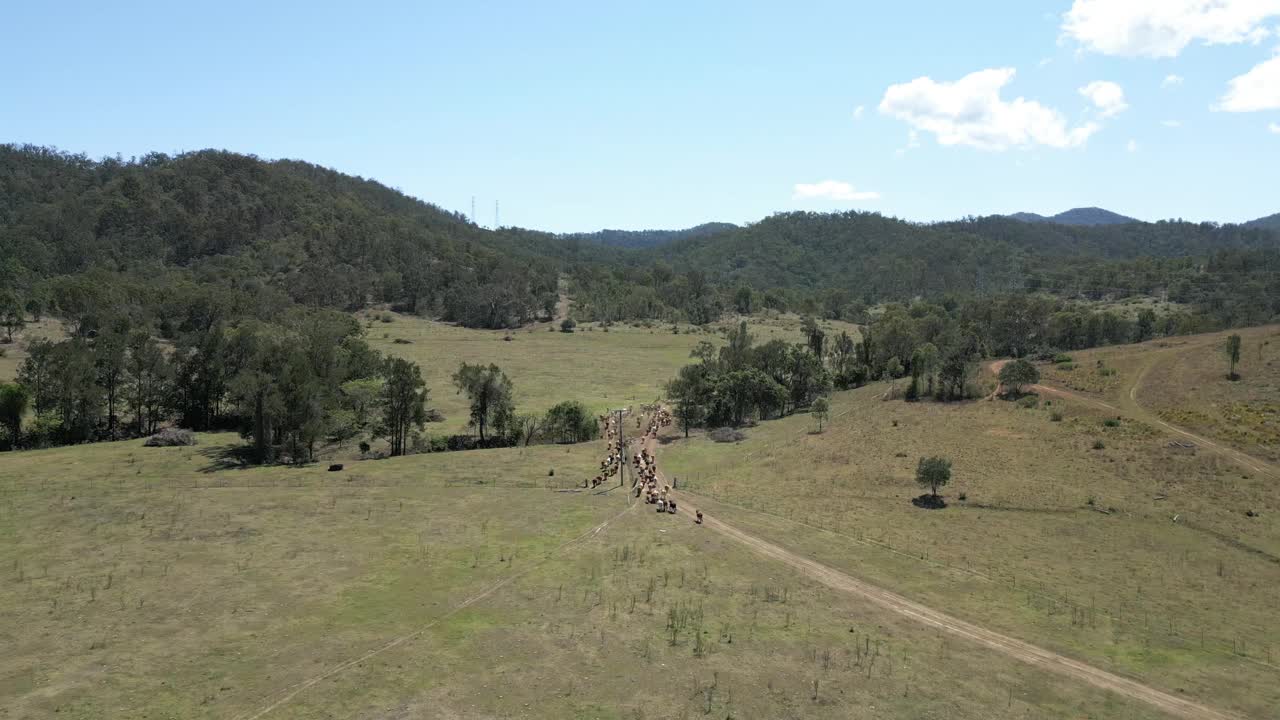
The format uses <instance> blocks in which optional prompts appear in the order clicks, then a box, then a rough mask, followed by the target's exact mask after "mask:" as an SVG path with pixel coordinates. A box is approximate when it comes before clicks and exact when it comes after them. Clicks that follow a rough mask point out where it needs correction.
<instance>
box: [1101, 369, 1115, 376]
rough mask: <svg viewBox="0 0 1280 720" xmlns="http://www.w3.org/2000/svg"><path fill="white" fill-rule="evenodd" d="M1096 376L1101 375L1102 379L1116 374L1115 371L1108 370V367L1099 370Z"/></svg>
mask: <svg viewBox="0 0 1280 720" xmlns="http://www.w3.org/2000/svg"><path fill="white" fill-rule="evenodd" d="M1098 374H1099V375H1101V376H1102V377H1111V376H1112V375H1115V374H1116V369H1115V368H1109V367H1104V368H1099V369H1098Z"/></svg>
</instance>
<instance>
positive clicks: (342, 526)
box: [0, 436, 1154, 720]
mask: <svg viewBox="0 0 1280 720" xmlns="http://www.w3.org/2000/svg"><path fill="white" fill-rule="evenodd" d="M201 439H202V441H203V444H202V445H200V446H197V447H196V448H159V449H157V448H143V447H141V446H140V443H139V442H137V441H133V442H121V443H111V444H100V445H86V446H79V447H74V448H62V449H57V450H48V451H38V452H30V453H21V454H18V455H14V456H12V457H7V458H6V462H5V464H4V466H3V468H0V616H3V617H4V618H6V622H5V623H4V624H3V626H0V643H2V644H3V646H4V647H5V648H6V652H5V653H3V654H0V717H6V718H9V717H12V718H36V717H41V718H43V717H64V718H83V719H85V720H88V719H90V718H93V719H96V718H103V717H144V716H145V717H153V718H154V717H174V718H246V717H251V716H253V714H255V713H256V712H257V711H259V710H261V709H264V708H266V707H268V706H270V705H271V704H272V703H274V702H275V701H276V700H278V699H280V698H282V697H283V696H284V695H285V694H286V691H287V690H288V689H289V688H291V687H295V686H297V685H298V684H300V683H305V682H307V681H309V680H310V679H313V678H315V677H317V676H319V675H322V674H325V673H327V672H329V671H330V670H331V669H333V668H335V667H339V666H341V665H343V664H344V663H347V662H349V661H351V660H353V659H356V658H360V657H362V656H364V655H365V654H366V653H368V652H370V651H372V650H375V649H377V648H381V647H385V646H386V645H387V644H388V643H389V642H391V641H393V640H396V639H399V638H406V640H405V641H404V642H403V643H401V644H399V645H396V646H394V647H391V648H389V649H387V650H385V651H383V652H379V653H377V654H374V655H369V656H368V657H365V658H364V659H363V660H360V661H359V662H356V663H354V664H351V665H350V666H349V667H348V668H347V669H346V670H345V671H343V672H340V673H337V674H334V675H332V676H330V677H328V678H327V679H325V680H324V681H322V682H319V683H317V684H314V685H313V686H311V687H309V688H308V689H306V690H305V691H304V692H302V693H300V694H299V695H297V696H296V697H295V698H293V699H292V700H290V701H289V702H287V703H285V704H283V705H281V706H279V707H277V708H276V709H274V710H272V711H271V712H270V713H269V714H268V715H266V717H269V718H315V717H334V718H338V717H368V718H408V717H424V716H425V717H446V718H485V717H530V718H547V719H548V720H552V719H554V720H560V719H562V718H620V719H621V718H626V719H628V720H630V719H633V718H680V717H684V718H692V717H703V716H707V715H711V716H714V717H813V718H833V719H834V718H844V717H849V716H850V714H851V713H856V712H862V711H865V710H867V709H869V708H871V707H874V708H876V715H877V716H880V717H890V718H904V719H905V718H919V717H952V718H975V719H976V718H1010V719H1012V718H1025V717H1028V716H1035V717H1062V718H1069V717H1079V716H1082V715H1083V716H1091V717H1125V718H1150V717H1154V716H1153V715H1152V714H1151V713H1149V712H1148V711H1147V710H1146V708H1143V707H1140V706H1130V705H1127V704H1124V703H1121V702H1120V701H1118V700H1116V699H1115V698H1113V697H1111V696H1109V695H1107V694H1105V693H1101V692H1098V691H1095V690H1093V689H1092V688H1089V687H1087V686H1080V685H1078V684H1076V683H1072V682H1068V681H1065V680H1062V679H1060V678H1058V677H1056V676H1053V675H1049V674H1046V673H1043V672H1041V671H1037V670H1034V669H1032V668H1029V667H1026V666H1023V665H1021V664H1018V663H1015V662H1013V661H1010V660H1007V659H1005V658H1003V657H1001V656H998V655H995V654H993V653H990V652H988V651H985V650H982V649H980V648H977V647H973V646H969V645H968V644H965V643H962V642H958V641H955V640H953V639H950V638H947V637H943V636H940V635H938V634H936V633H935V632H933V631H929V630H925V629H923V628H920V627H918V626H916V625H914V624H913V623H911V622H909V621H907V620H904V619H902V618H899V617H896V616H893V615H888V614H885V613H882V612H880V611H878V610H876V609H874V608H868V607H866V606H865V605H863V604H861V603H858V602H856V601H852V600H850V599H848V598H845V597H842V596H838V595H835V594H833V593H831V592H830V591H828V590H826V589H825V588H823V587H821V586H819V585H817V584H815V583H812V582H811V581H809V580H807V579H805V578H803V577H800V576H797V575H795V574H793V573H792V571H791V570H789V569H787V568H785V567H783V566H780V565H775V564H773V563H772V562H768V561H763V560H761V559H759V558H757V557H756V556H754V555H751V554H748V553H747V552H746V551H745V550H744V549H742V548H740V547H738V546H736V545H734V544H732V543H729V542H727V541H726V540H723V539H722V538H721V537H720V536H718V535H716V534H714V533H712V532H710V531H708V530H707V529H706V528H699V527H696V526H694V525H692V524H691V523H689V522H688V521H687V520H686V519H684V518H676V517H673V516H669V515H661V516H657V515H655V514H654V513H651V512H648V511H647V510H646V506H643V505H639V506H636V507H634V508H633V509H631V510H630V511H626V512H623V510H624V508H626V504H625V501H624V499H623V497H622V496H620V495H617V494H616V493H614V494H604V495H594V494H588V493H556V492H549V491H547V490H544V489H525V488H518V487H517V488H512V487H502V486H499V487H495V486H493V485H491V484H488V481H489V480H490V479H491V478H493V477H495V476H500V475H512V476H514V477H525V478H527V479H528V480H529V481H530V482H531V483H536V482H540V481H542V477H543V476H544V475H545V472H546V469H547V468H549V467H552V466H554V467H555V468H556V470H557V473H556V474H557V477H559V476H561V475H562V474H563V475H570V474H578V473H586V472H588V471H589V470H590V469H591V468H592V467H593V466H594V464H595V462H596V454H597V451H598V449H599V448H598V447H597V444H591V445H583V446H574V447H571V448H568V449H567V451H566V448H561V447H541V448H531V449H529V450H494V451H477V452H469V453H449V454H438V455H424V456H413V457H408V458H401V459H396V460H387V461H380V462H367V463H360V464H357V465H355V466H352V467H349V469H348V470H347V471H344V472H342V473H328V472H325V471H324V469H323V468H320V467H309V468H300V469H291V468H263V469H253V470H218V469H213V468H210V467H209V460H210V456H215V457H216V456H217V454H218V453H217V449H218V447H219V446H220V445H221V444H222V443H225V442H228V441H230V442H234V437H228V436H202V438H201ZM522 473H523V475H522ZM619 513H621V514H619ZM610 518H612V522H611V523H610V524H609V525H608V526H607V527H606V528H605V529H604V530H602V531H601V532H599V533H597V534H595V535H591V536H589V537H588V538H587V539H585V540H583V541H581V543H580V544H577V545H573V546H570V547H569V548H564V549H562V550H561V551H560V552H559V553H556V554H553V551H554V550H556V549H557V548H560V547H561V546H562V545H563V543H565V542H566V541H568V540H570V539H572V538H575V537H580V536H582V534H583V533H584V531H586V530H587V529H589V528H592V527H595V526H597V525H598V524H600V523H601V522H602V521H604V520H606V519H610ZM503 580H508V584H506V585H505V586H503V587H501V588H500V589H498V590H497V591H495V592H493V593H491V594H489V595H488V596H486V597H485V598H484V599H483V600H481V601H479V602H477V603H475V604H473V605H470V606H469V607H466V608H465V609H463V610H461V611H458V612H453V613H450V612H449V611H450V609H451V608H455V607H456V606H457V605H458V603H460V602H461V601H463V600H464V599H467V598H470V597H475V596H476V595H477V594H479V593H482V592H484V591H485V590H487V589H490V588H492V587H494V585H495V583H498V582H501V581H503ZM975 667H981V668H982V672H981V677H980V678H979V677H977V676H976V675H975V674H974V671H973V668H975Z"/></svg>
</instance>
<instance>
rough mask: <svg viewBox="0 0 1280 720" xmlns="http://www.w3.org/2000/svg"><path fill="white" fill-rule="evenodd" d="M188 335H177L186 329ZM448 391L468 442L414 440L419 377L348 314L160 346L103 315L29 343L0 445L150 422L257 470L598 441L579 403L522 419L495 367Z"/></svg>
mask: <svg viewBox="0 0 1280 720" xmlns="http://www.w3.org/2000/svg"><path fill="white" fill-rule="evenodd" d="M184 327H185V326H184ZM452 379H453V384H454V386H455V387H456V389H457V391H458V392H459V393H462V394H464V395H466V397H467V398H468V400H469V401H470V408H469V421H470V425H471V427H472V428H474V430H475V431H476V433H477V435H478V437H476V438H473V439H472V438H467V437H461V438H441V439H439V440H438V441H436V442H432V441H431V439H430V438H427V437H425V436H424V435H423V430H424V429H425V425H426V423H428V422H432V421H436V420H440V419H441V418H440V416H439V414H438V413H436V412H435V411H434V410H431V409H429V407H428V399H429V392H428V388H427V385H426V381H425V380H424V378H423V376H422V370H421V368H420V367H419V366H418V365H417V364H415V363H413V362H410V361H408V360H404V359H402V358H395V357H384V356H382V355H381V354H380V353H378V352H377V351H375V350H373V349H371V348H370V347H369V346H368V344H367V343H366V342H365V341H364V339H363V337H362V332H361V328H360V325H359V323H358V322H357V321H356V320H355V319H354V318H353V317H351V316H350V315H347V314H344V313H339V312H335V311H330V310H310V309H301V308H295V309H293V310H290V311H288V312H287V313H285V314H284V316H283V317H281V318H280V319H279V322H277V323H266V322H262V321H258V320H254V319H246V320H243V321H241V322H237V323H226V322H223V321H221V320H219V319H217V318H213V319H211V320H210V322H209V323H208V324H207V325H206V326H204V327H202V328H193V329H190V330H184V331H182V332H180V333H178V334H176V335H175V336H174V337H173V338H171V339H164V338H161V339H157V338H156V337H155V336H154V335H153V334H152V333H151V331H150V329H149V328H147V327H138V326H134V325H132V324H131V322H130V320H129V318H128V317H127V316H114V317H112V318H111V319H109V320H107V321H105V323H104V324H102V325H98V324H95V325H94V327H93V328H92V329H85V330H83V331H80V332H76V333H75V334H73V335H72V336H71V337H70V338H68V339H67V340H64V341H61V342H51V341H47V340H34V341H32V342H31V343H30V344H29V346H28V357H27V358H26V359H25V360H24V361H23V363H22V365H21V366H20V368H19V371H18V379H17V382H14V383H6V384H0V426H3V427H4V429H5V431H6V432H5V433H4V436H3V438H0V447H10V448H18V447H40V446H48V445H61V444H73V443H82V442H93V441H99V440H114V439H122V438H129V437H139V436H143V435H149V434H152V433H154V432H156V431H157V430H158V429H159V428H160V427H161V426H165V425H168V424H171V423H173V424H177V425H180V426H182V427H188V428H191V429H194V430H216V429H237V430H239V431H240V433H241V434H242V436H243V437H245V438H246V440H248V443H249V444H248V451H249V452H248V455H249V459H250V460H251V461H253V462H256V463H269V462H280V461H288V462H309V461H311V460H313V459H315V457H316V454H317V452H318V450H319V449H321V448H322V447H323V446H325V445H326V444H329V443H341V442H359V444H360V445H361V447H362V448H364V449H366V450H367V449H368V447H369V444H368V442H367V441H368V440H374V439H385V440H386V442H387V444H388V446H389V449H390V450H389V452H390V454H391V455H393V456H395V455H403V454H406V453H410V452H415V451H418V450H421V449H425V448H433V449H458V448H472V447H498V446H509V445H517V444H524V445H528V444H530V443H535V442H549V443H575V442H583V441H586V440H590V439H593V438H595V437H597V436H598V434H599V426H598V424H597V422H596V419H595V417H593V416H592V415H591V413H590V412H589V411H588V410H587V409H586V408H585V406H583V405H582V404H581V403H578V402H563V403H560V404H559V405H556V406H555V407H553V408H552V409H551V410H549V411H548V412H546V413H544V414H537V413H534V414H519V413H517V412H516V407H515V403H514V399H513V398H514V386H513V384H512V382H511V380H510V378H508V377H507V375H506V374H505V373H504V372H503V371H502V370H501V368H499V367H497V366H496V365H479V364H477V365H471V364H467V363H463V364H462V365H461V366H460V367H459V368H458V370H457V372H456V373H454V375H453V378H452Z"/></svg>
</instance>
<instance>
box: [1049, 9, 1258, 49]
mask: <svg viewBox="0 0 1280 720" xmlns="http://www.w3.org/2000/svg"><path fill="white" fill-rule="evenodd" d="M1274 16H1280V0H1075V2H1074V3H1073V4H1072V5H1071V9H1070V10H1068V11H1067V12H1066V14H1065V15H1063V17H1062V33H1063V36H1065V37H1069V38H1072V39H1074V40H1075V41H1076V42H1078V43H1080V45H1081V46H1082V47H1084V48H1085V49H1088V50H1092V51H1093V52H1098V53H1102V54H1104V55H1127V56H1145V57H1175V56H1176V55H1177V54H1178V53H1180V52H1182V50H1183V49H1184V48H1186V47H1187V46H1188V45H1190V44H1191V43H1193V42H1200V43H1203V44H1205V45H1232V44H1236V43H1244V42H1250V43H1258V42H1261V41H1262V40H1263V39H1265V38H1267V37H1268V36H1269V35H1271V34H1272V31H1271V30H1270V29H1269V28H1267V27H1266V22H1267V20H1268V19H1269V18H1272V17H1274Z"/></svg>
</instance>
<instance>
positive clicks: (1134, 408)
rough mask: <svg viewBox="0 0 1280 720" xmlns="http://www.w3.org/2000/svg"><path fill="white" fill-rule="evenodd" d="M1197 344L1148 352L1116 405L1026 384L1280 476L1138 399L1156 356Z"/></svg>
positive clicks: (995, 370)
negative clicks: (1133, 421)
mask: <svg viewBox="0 0 1280 720" xmlns="http://www.w3.org/2000/svg"><path fill="white" fill-rule="evenodd" d="M1197 347H1200V345H1185V346H1178V347H1175V348H1169V349H1166V350H1160V351H1156V352H1153V353H1151V355H1150V356H1149V358H1148V359H1147V361H1146V364H1144V365H1143V366H1142V369H1141V370H1140V371H1139V372H1138V376H1137V377H1136V378H1134V380H1133V384H1132V385H1131V386H1129V389H1128V390H1127V391H1125V393H1124V395H1123V399H1122V400H1121V403H1120V404H1119V405H1112V404H1111V403H1107V402H1103V401H1102V400H1098V399H1096V398H1091V397H1088V396H1087V395H1082V394H1080V393H1077V392H1073V391H1071V390H1064V389H1062V388H1057V387H1053V386H1051V385H1044V384H1036V385H1030V386H1028V387H1029V389H1030V390H1032V391H1034V392H1036V393H1039V394H1041V395H1054V396H1056V397H1060V398H1066V399H1069V400H1073V401H1075V402H1079V403H1082V404H1085V405H1088V406H1090V407H1093V408H1096V409H1099V410H1105V411H1107V412H1113V413H1115V414H1116V415H1118V416H1122V417H1127V418H1129V419H1132V420H1140V421H1142V422H1145V423H1148V424H1150V425H1154V426H1156V427H1158V428H1160V429H1162V430H1164V431H1166V432H1168V433H1171V434H1173V435H1177V436H1179V437H1181V438H1183V439H1186V440H1190V441H1191V442H1193V443H1195V444H1196V445H1198V446H1200V447H1203V448H1205V449H1208V450H1212V451H1213V452H1216V453H1218V454H1220V455H1222V456H1224V457H1226V458H1228V459H1229V460H1231V461H1233V462H1235V463H1236V464H1237V465H1239V466H1241V467H1243V468H1246V469H1248V470H1250V471H1252V472H1255V473H1258V474H1260V475H1265V476H1267V477H1273V478H1280V468H1277V467H1276V466H1275V465H1272V464H1271V463H1269V462H1267V461H1266V460H1262V459H1259V458H1256V457H1254V456H1252V455H1249V454H1248V453H1244V452H1241V451H1239V450H1236V449H1235V448H1232V447H1228V446H1226V445H1223V444H1221V443H1218V442H1214V441H1213V440H1210V439H1209V438H1207V437H1204V436H1203V435H1197V434H1196V433H1193V432H1191V431H1190V430H1187V429H1185V428H1181V427H1178V426H1177V425H1173V424H1170V423H1168V422H1165V421H1164V420H1162V419H1161V418H1160V416H1159V415H1157V414H1156V413H1154V412H1152V411H1151V410H1148V409H1147V408H1146V407H1144V406H1143V405H1142V403H1141V402H1139V401H1138V394H1139V391H1140V389H1141V387H1142V382H1143V380H1145V379H1146V376H1147V373H1149V372H1150V371H1151V369H1152V368H1153V367H1155V365H1156V363H1157V362H1158V361H1159V360H1161V359H1162V358H1164V357H1166V356H1167V355H1168V354H1171V353H1175V352H1179V351H1185V350H1189V349H1194V348H1197ZM1008 362H1009V361H1008V360H995V361H993V362H992V363H990V364H989V365H988V368H989V369H990V370H991V372H992V374H994V375H997V376H998V375H999V374H1000V369H1001V368H1003V367H1004V366H1005V365H1006V364H1008ZM999 392H1000V388H999V387H996V390H995V392H993V393H992V397H995V395H996V394H998V393H999Z"/></svg>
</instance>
